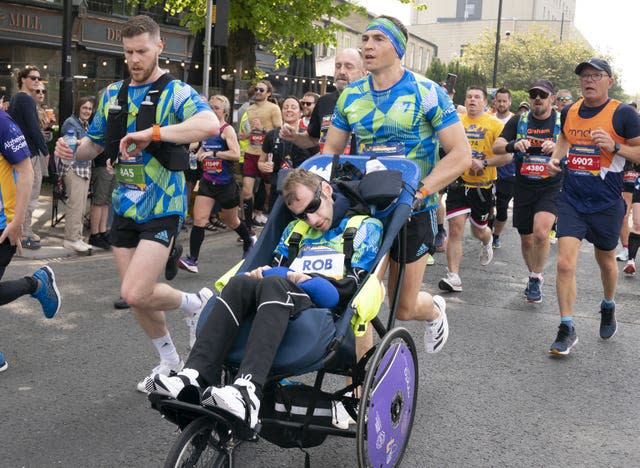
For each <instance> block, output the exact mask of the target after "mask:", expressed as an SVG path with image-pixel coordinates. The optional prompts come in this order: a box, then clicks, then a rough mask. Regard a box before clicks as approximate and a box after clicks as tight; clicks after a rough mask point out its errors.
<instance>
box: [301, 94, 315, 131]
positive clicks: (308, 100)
mask: <svg viewBox="0 0 640 468" xmlns="http://www.w3.org/2000/svg"><path fill="white" fill-rule="evenodd" d="M319 97H320V96H319V95H318V94H317V93H314V92H312V91H309V92H307V93H304V96H302V99H301V100H300V106H301V107H302V109H301V110H302V118H301V119H300V130H301V131H305V130H306V129H307V127H309V121H310V120H311V113H312V112H313V109H314V108H315V107H316V102H318V98H319Z"/></svg>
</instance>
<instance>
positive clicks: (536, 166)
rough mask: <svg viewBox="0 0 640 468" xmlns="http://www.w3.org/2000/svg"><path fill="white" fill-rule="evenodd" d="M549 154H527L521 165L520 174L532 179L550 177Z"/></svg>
mask: <svg viewBox="0 0 640 468" xmlns="http://www.w3.org/2000/svg"><path fill="white" fill-rule="evenodd" d="M549 159H550V157H549V156H542V155H526V156H525V157H524V159H523V160H522V165H521V166H520V175H521V176H523V177H526V178H527V179H531V180H540V179H546V178H548V177H549Z"/></svg>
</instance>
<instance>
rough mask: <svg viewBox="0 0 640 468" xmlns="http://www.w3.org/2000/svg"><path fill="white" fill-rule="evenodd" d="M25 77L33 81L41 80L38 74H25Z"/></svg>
mask: <svg viewBox="0 0 640 468" xmlns="http://www.w3.org/2000/svg"><path fill="white" fill-rule="evenodd" d="M27 78H29V79H30V80H33V81H42V78H40V77H39V76H33V75H27Z"/></svg>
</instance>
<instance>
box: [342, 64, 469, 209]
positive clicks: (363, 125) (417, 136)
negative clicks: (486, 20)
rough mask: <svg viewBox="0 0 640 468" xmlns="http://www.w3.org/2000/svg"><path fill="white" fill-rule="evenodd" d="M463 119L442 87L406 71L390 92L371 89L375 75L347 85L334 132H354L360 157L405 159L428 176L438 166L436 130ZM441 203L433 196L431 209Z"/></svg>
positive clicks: (430, 198)
mask: <svg viewBox="0 0 640 468" xmlns="http://www.w3.org/2000/svg"><path fill="white" fill-rule="evenodd" d="M459 121H460V118H459V117H458V114H457V112H456V108H455V106H454V104H453V102H452V101H451V99H450V98H449V96H448V95H447V92H446V90H445V89H444V88H442V87H440V86H438V85H437V84H436V83H435V82H433V81H431V80H430V79H428V78H425V77H421V76H418V75H416V74H415V73H413V72H410V71H408V70H405V72H404V75H403V76H402V78H401V79H400V81H398V82H397V83H396V84H394V85H393V86H392V87H391V88H389V89H386V90H382V91H377V90H375V89H373V84H372V82H371V76H367V77H365V78H362V79H361V80H359V81H356V82H354V83H351V84H349V85H348V86H347V87H346V88H345V89H344V91H342V94H340V97H339V98H338V102H337V103H336V108H335V110H334V115H333V120H332V122H331V124H332V125H334V126H335V127H336V128H338V129H340V130H342V131H345V132H352V131H353V132H354V134H355V136H356V141H357V147H358V154H378V155H383V156H405V157H407V158H409V159H412V160H413V161H414V162H415V163H416V164H417V165H418V167H420V172H421V176H422V177H423V178H424V177H426V176H427V175H428V174H429V173H430V172H431V171H432V170H433V167H434V166H435V164H436V163H437V153H438V140H437V135H436V132H438V131H440V130H443V129H445V128H447V127H449V126H450V125H452V124H454V123H457V122H459ZM435 204H437V197H436V195H435V194H434V195H432V196H430V197H429V203H428V208H430V207H432V206H435Z"/></svg>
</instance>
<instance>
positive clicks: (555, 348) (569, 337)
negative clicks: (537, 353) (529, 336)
mask: <svg viewBox="0 0 640 468" xmlns="http://www.w3.org/2000/svg"><path fill="white" fill-rule="evenodd" d="M577 342H578V335H577V334H576V329H575V327H571V328H569V326H568V325H565V324H564V323H561V324H560V326H559V327H558V336H556V341H554V342H553V344H552V345H551V347H550V348H549V354H553V355H555V356H566V355H567V354H569V352H570V351H571V348H573V347H574V346H575V344H576V343H577Z"/></svg>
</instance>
